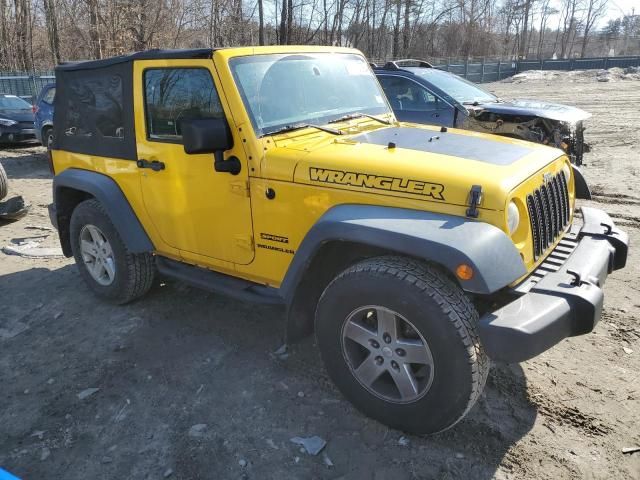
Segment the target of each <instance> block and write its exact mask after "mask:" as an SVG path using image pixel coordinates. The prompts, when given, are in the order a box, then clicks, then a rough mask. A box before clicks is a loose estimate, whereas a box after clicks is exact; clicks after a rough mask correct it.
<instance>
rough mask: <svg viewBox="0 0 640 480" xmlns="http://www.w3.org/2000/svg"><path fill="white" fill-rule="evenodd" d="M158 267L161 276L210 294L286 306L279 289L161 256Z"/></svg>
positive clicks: (157, 261)
mask: <svg viewBox="0 0 640 480" xmlns="http://www.w3.org/2000/svg"><path fill="white" fill-rule="evenodd" d="M156 265H157V266H158V271H159V272H160V273H161V274H163V275H166V276H167V277H171V278H174V279H176V280H179V281H181V282H184V283H188V284H190V285H193V286H194V287H198V288H201V289H203V290H207V291H209V292H214V293H220V294H222V295H226V296H228V297H232V298H236V299H238V300H242V301H245V302H251V303H263V304H269V305H284V299H283V298H282V297H281V296H280V294H279V290H278V289H277V288H273V287H266V286H264V285H260V284H258V283H253V282H250V281H248V280H243V279H241V278H236V277H232V276H230V275H225V274H223V273H219V272H214V271H213V270H208V269H206V268H202V267H197V266H195V265H189V264H187V263H182V262H177V261H175V260H171V259H169V258H165V257H160V256H157V257H156Z"/></svg>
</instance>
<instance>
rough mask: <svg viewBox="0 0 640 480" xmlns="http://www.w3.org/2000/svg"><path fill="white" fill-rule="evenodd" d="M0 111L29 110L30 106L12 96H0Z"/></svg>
mask: <svg viewBox="0 0 640 480" xmlns="http://www.w3.org/2000/svg"><path fill="white" fill-rule="evenodd" d="M0 110H31V104H29V103H27V102H25V101H24V100H23V99H21V98H20V97H14V96H13V95H5V96H0Z"/></svg>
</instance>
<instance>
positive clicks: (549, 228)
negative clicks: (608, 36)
mask: <svg viewBox="0 0 640 480" xmlns="http://www.w3.org/2000/svg"><path fill="white" fill-rule="evenodd" d="M570 208H571V207H570V204H569V189H568V187H567V179H566V178H565V176H564V172H560V173H558V174H557V175H554V176H553V177H551V179H550V180H549V181H548V182H547V183H545V184H544V185H542V186H541V187H540V188H538V189H536V190H534V191H533V192H531V193H530V194H529V195H527V209H528V210H529V220H530V222H531V234H532V236H533V256H534V259H535V260H537V259H538V258H539V257H540V255H542V254H543V253H544V252H545V251H546V250H547V249H548V248H549V247H550V246H551V245H553V243H554V242H555V241H556V240H557V238H558V236H560V235H561V234H562V232H564V230H565V228H566V227H567V224H568V223H569V219H570V217H571V210H570Z"/></svg>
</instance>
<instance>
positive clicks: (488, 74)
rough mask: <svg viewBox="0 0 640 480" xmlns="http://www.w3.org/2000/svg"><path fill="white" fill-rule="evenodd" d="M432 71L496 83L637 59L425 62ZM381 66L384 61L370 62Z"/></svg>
mask: <svg viewBox="0 0 640 480" xmlns="http://www.w3.org/2000/svg"><path fill="white" fill-rule="evenodd" d="M428 61H429V62H430V63H431V64H432V65H433V66H434V67H435V68H438V69H440V70H446V71H447V72H452V73H455V74H456V75H460V76H461V77H464V78H466V79H468V80H470V81H472V82H475V83H485V82H496V81H498V80H503V79H505V78H508V77H512V76H513V75H515V74H516V73H519V72H525V71H527V70H600V69H608V68H613V67H620V68H626V67H639V66H640V56H626V57H598V58H575V59H566V60H554V59H547V60H496V59H488V58H487V59H467V60H465V59H453V58H437V59H429V60H428ZM373 63H375V64H377V65H380V66H382V65H384V64H385V62H384V61H380V60H378V61H375V62H373Z"/></svg>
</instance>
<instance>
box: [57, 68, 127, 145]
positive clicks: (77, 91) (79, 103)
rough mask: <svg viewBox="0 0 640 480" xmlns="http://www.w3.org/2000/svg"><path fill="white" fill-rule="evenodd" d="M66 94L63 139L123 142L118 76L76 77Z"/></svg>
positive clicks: (120, 82) (123, 133) (121, 99)
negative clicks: (77, 137)
mask: <svg viewBox="0 0 640 480" xmlns="http://www.w3.org/2000/svg"><path fill="white" fill-rule="evenodd" d="M67 92H68V93H67V102H66V104H65V105H63V108H66V109H67V118H66V122H65V125H64V134H65V135H66V136H85V137H93V138H95V139H97V140H99V139H101V138H104V137H109V138H111V139H118V140H124V137H125V131H124V114H123V111H122V103H123V98H122V77H121V76H120V75H107V76H102V75H101V76H94V77H88V78H77V79H74V80H72V81H70V82H69V84H68V86H67Z"/></svg>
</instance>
